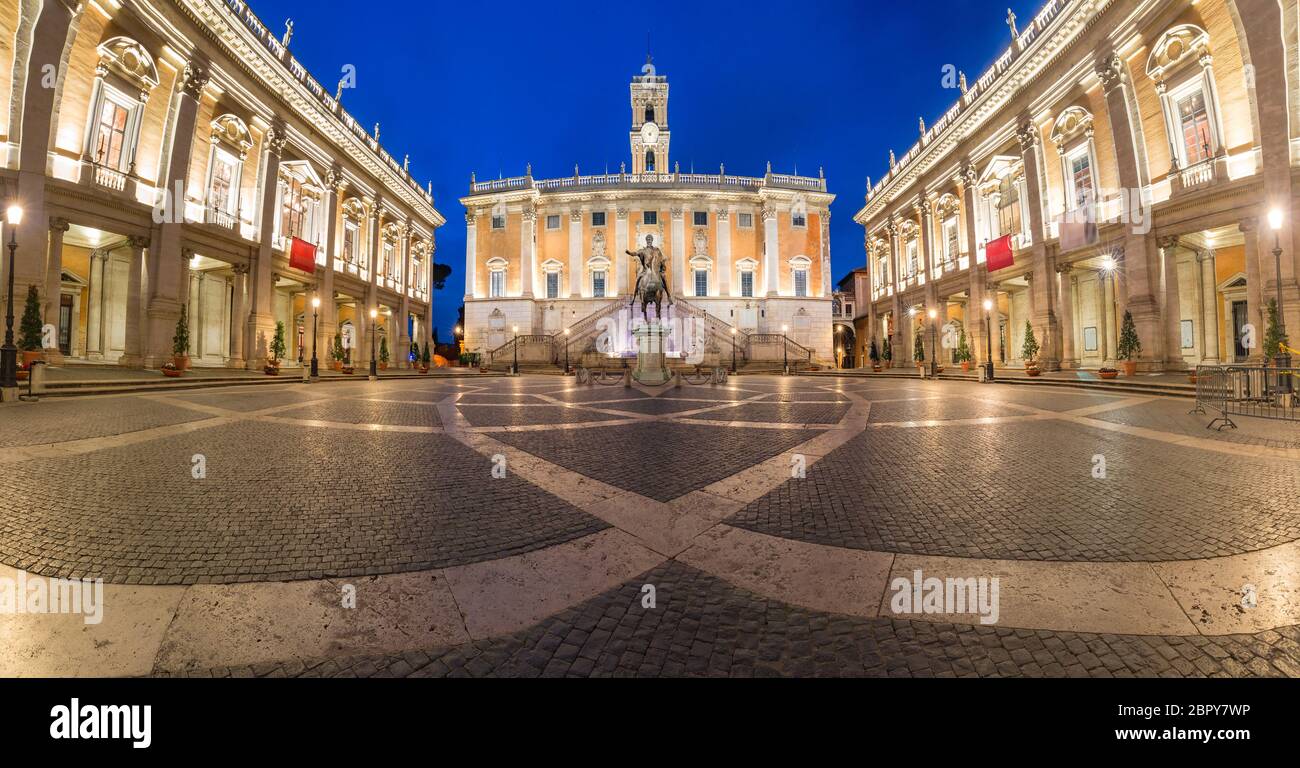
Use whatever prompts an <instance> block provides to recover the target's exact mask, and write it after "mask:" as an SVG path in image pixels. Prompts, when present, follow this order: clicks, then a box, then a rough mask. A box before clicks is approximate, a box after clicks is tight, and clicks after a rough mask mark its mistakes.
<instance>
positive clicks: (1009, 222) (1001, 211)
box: [998, 176, 1023, 237]
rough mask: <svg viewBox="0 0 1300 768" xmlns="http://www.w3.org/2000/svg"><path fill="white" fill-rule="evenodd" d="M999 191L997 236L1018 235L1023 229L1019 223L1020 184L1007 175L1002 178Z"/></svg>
mask: <svg viewBox="0 0 1300 768" xmlns="http://www.w3.org/2000/svg"><path fill="white" fill-rule="evenodd" d="M999 192H1000V194H999V196H998V226H999V228H1000V232H999V235H998V236H999V237H1002V236H1004V235H1018V234H1020V232H1021V231H1022V229H1023V228H1022V227H1021V225H1020V184H1019V183H1018V182H1016V181H1013V180H1012V179H1011V177H1010V176H1008V177H1007V178H1005V179H1003V180H1002V185H1001V187H999Z"/></svg>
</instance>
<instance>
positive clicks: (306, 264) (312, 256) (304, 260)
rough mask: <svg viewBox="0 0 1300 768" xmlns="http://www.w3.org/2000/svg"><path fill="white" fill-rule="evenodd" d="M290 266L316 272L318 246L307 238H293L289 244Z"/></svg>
mask: <svg viewBox="0 0 1300 768" xmlns="http://www.w3.org/2000/svg"><path fill="white" fill-rule="evenodd" d="M289 266H291V267H293V268H294V269H301V270H302V271H303V272H315V271H316V246H314V245H312V244H311V243H309V242H307V241H306V240H299V239H298V238H296V237H295V238H292V239H291V241H290V245H289Z"/></svg>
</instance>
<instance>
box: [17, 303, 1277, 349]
mask: <svg viewBox="0 0 1300 768" xmlns="http://www.w3.org/2000/svg"><path fill="white" fill-rule="evenodd" d="M1264 313H1265V315H1267V317H1266V318H1265V319H1266V320H1267V326H1266V329H1265V331H1264V349H1263V352H1264V358H1265V365H1275V364H1276V363H1277V358H1278V357H1280V356H1281V354H1282V346H1283V345H1285V344H1287V343H1289V341H1290V340H1289V339H1288V338H1287V336H1286V335H1285V334H1283V333H1282V329H1281V328H1280V327H1279V326H1278V322H1277V299H1269V300H1268V305H1267V307H1266V308H1265V310H1264ZM24 320H26V317H25V316H24Z"/></svg>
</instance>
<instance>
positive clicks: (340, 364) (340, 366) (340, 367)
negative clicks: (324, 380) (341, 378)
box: [330, 360, 343, 371]
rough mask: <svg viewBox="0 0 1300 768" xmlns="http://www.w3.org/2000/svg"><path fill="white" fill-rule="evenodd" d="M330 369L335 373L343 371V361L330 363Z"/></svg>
mask: <svg viewBox="0 0 1300 768" xmlns="http://www.w3.org/2000/svg"><path fill="white" fill-rule="evenodd" d="M330 367H331V368H333V369H334V370H336V371H341V370H343V361H342V360H335V361H334V362H332V363H330Z"/></svg>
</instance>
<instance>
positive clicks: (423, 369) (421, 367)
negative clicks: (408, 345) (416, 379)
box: [420, 365, 429, 373]
mask: <svg viewBox="0 0 1300 768" xmlns="http://www.w3.org/2000/svg"><path fill="white" fill-rule="evenodd" d="M428 372H429V366H427V365H422V366H420V373H428Z"/></svg>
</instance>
